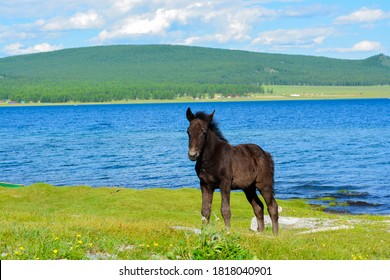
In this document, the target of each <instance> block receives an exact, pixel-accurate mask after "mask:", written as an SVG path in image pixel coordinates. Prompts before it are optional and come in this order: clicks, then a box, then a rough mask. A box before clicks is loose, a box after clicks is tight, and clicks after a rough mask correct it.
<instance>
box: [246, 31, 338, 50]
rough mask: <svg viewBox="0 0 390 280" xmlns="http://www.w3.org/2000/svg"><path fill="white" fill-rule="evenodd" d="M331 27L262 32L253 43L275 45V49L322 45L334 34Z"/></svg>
mask: <svg viewBox="0 0 390 280" xmlns="http://www.w3.org/2000/svg"><path fill="white" fill-rule="evenodd" d="M334 32H335V31H334V29H333V28H330V27H316V28H305V29H278V30H272V31H265V32H261V33H260V34H259V36H258V37H257V38H255V39H254V40H253V41H252V44H255V45H256V44H260V45H268V46H273V48H275V49H280V48H284V47H302V48H305V47H309V46H313V45H320V44H322V43H323V41H324V40H325V39H326V38H327V37H328V36H331V35H333V34H334Z"/></svg>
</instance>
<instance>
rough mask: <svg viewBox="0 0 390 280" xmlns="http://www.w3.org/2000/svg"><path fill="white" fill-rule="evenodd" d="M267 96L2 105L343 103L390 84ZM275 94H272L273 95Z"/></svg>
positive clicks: (389, 91) (292, 89)
mask: <svg viewBox="0 0 390 280" xmlns="http://www.w3.org/2000/svg"><path fill="white" fill-rule="evenodd" d="M264 89H265V91H266V92H267V93H265V94H249V96H247V97H231V98H223V97H219V98H214V99H209V98H207V99H193V98H192V97H180V98H175V99H142V100H116V101H109V102H72V101H70V102H64V103H40V102H35V103H34V102H28V103H13V104H9V103H6V102H3V103H0V108H2V107H24V106H79V105H80V106H81V105H116V104H118V105H123V104H171V103H205V102H246V101H252V102H253V101H294V100H340V99H389V98H390V85H382V86H380V85H377V86H284V85H264ZM269 92H272V93H269Z"/></svg>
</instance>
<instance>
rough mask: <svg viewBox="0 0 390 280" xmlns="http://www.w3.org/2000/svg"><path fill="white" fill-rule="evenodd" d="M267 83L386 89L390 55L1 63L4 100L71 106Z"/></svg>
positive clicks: (127, 51) (177, 52) (144, 49)
mask: <svg viewBox="0 0 390 280" xmlns="http://www.w3.org/2000/svg"><path fill="white" fill-rule="evenodd" d="M263 84H278V85H340V86H352V85H355V86H356V85H388V84H390V57H388V56H385V55H384V54H378V55H376V56H372V57H369V58H367V59H362V60H345V59H334V58H326V57H316V56H304V55H286V54H270V53H257V52H249V51H239V50H225V49H213V48H204V47H190V46H175V45H140V46H139V45H116V46H98V47H86V48H75V49H64V50H59V51H54V52H47V53H38V54H30V55H21V56H12V57H6V58H1V59H0V99H6V98H7V99H13V100H22V99H23V100H26V101H48V102H65V101H69V100H73V101H110V100H122V99H136V98H137V99H148V98H162V99H164V98H168V99H171V98H175V97H176V96H178V95H179V96H180V95H191V96H194V97H195V96H198V97H202V96H204V95H212V94H215V93H221V94H224V95H226V94H233V95H237V94H240V95H245V94H246V93H248V92H258V93H261V92H262V85H263Z"/></svg>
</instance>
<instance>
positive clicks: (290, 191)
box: [0, 99, 390, 214]
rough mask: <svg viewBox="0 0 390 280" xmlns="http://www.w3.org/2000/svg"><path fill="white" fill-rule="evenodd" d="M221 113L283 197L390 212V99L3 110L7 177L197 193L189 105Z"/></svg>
mask: <svg viewBox="0 0 390 280" xmlns="http://www.w3.org/2000/svg"><path fill="white" fill-rule="evenodd" d="M189 106H191V108H192V110H193V111H198V110H204V111H206V112H211V111H212V110H214V109H215V110H216V113H215V118H216V120H217V121H218V123H219V125H220V128H221V130H222V132H223V133H224V135H225V137H226V138H227V139H228V140H229V141H230V143H231V144H239V143H256V144H258V145H260V146H261V147H262V148H263V149H265V150H267V151H269V152H270V153H271V154H272V155H273V157H274V160H275V168H276V169H275V179H276V185H275V189H276V196H277V198H280V199H286V198H296V197H298V198H309V199H312V200H313V201H314V203H325V204H328V203H329V201H325V202H324V201H322V202H321V200H317V199H318V198H323V197H332V198H334V199H336V200H334V201H333V202H332V203H331V204H332V205H333V207H331V209H332V210H334V211H348V212H352V213H373V214H390V203H389V202H390V100H389V99H377V100H332V101H275V102H234V103H233V102H232V103H230V102H226V103H194V104H145V105H94V106H55V107H3V108H0V120H1V123H0V181H5V182H13V183H20V184H25V185H29V184H32V183H35V182H47V183H51V184H54V185H58V186H63V185H91V186H96V187H98V186H122V187H128V188H183V187H198V179H197V177H196V175H195V171H194V163H193V162H190V161H189V160H188V158H187V144H188V140H187V134H186V129H187V126H188V121H187V120H186V117H185V111H186V109H187V107H189Z"/></svg>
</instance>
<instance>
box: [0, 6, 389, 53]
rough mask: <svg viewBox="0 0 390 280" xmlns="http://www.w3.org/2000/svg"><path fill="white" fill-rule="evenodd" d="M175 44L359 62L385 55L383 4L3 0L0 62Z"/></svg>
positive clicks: (386, 10)
mask: <svg viewBox="0 0 390 280" xmlns="http://www.w3.org/2000/svg"><path fill="white" fill-rule="evenodd" d="M115 44H178V45H191V46H205V47H214V48H224V49H240V50H248V51H257V52H268V53H286V54H304V55H315V56H327V57H335V58H348V59H360V58H366V57H369V56H372V55H375V54H378V53H385V54H387V55H389V54H390V1H389V0H380V1H359V0H354V1H332V0H331V1H323V0H318V1H309V0H284V1H283V0H281V1H272V0H254V1H249V0H225V1H219V0H198V1H197V0H149V1H144V0H104V1H100V0H99V1H96V0H55V1H52V0H47V1H46V0H41V1H37V0H7V1H2V3H1V4H0V57H5V56H11V55H19V54H27V53H36V52H44V51H53V50H58V49H64V48H75V47H86V46H97V45H115Z"/></svg>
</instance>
